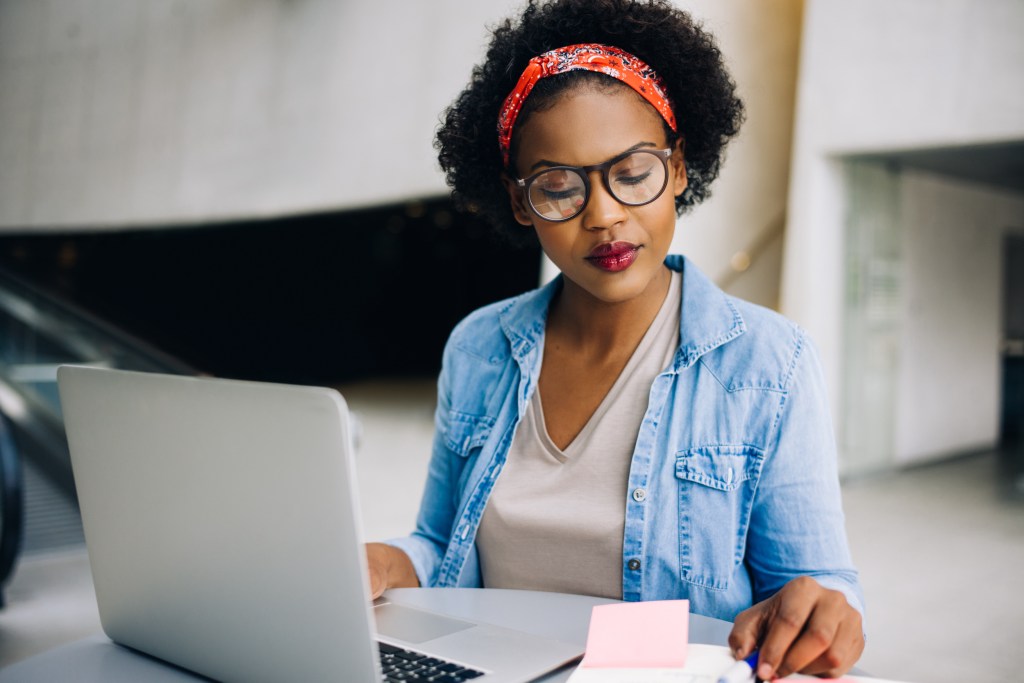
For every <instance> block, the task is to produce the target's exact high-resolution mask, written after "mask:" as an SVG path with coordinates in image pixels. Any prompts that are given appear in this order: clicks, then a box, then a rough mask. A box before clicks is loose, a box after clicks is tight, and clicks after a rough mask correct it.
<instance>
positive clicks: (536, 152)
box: [516, 86, 667, 173]
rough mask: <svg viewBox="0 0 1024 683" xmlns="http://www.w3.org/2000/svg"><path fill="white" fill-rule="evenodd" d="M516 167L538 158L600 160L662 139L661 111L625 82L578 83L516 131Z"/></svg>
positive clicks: (571, 162)
mask: <svg viewBox="0 0 1024 683" xmlns="http://www.w3.org/2000/svg"><path fill="white" fill-rule="evenodd" d="M518 141H519V144H518V154H517V158H516V165H517V170H518V171H519V172H520V173H526V172H527V171H528V170H529V169H530V168H531V167H532V166H533V165H534V164H535V163H537V162H538V161H541V160H544V161H548V162H555V163H559V164H569V165H572V166H586V165H589V164H596V163H599V162H602V161H606V160H607V159H610V158H611V157H613V156H615V155H617V154H621V153H622V152H623V151H625V150H627V149H629V148H630V147H633V146H634V145H636V144H638V143H641V142H649V143H653V144H655V145H656V146H658V147H664V146H665V145H666V144H667V140H666V139H665V129H664V126H663V124H662V119H661V116H660V115H659V114H658V112H657V111H655V109H654V107H652V106H651V105H650V104H648V103H647V102H646V101H645V100H644V99H643V98H642V97H641V96H640V95H639V94H637V93H635V92H633V91H632V90H631V89H629V88H626V87H621V88H603V87H602V88H595V87H592V86H590V87H582V88H578V89H574V90H571V91H569V92H566V93H565V94H563V95H561V96H560V97H559V98H558V99H557V100H556V101H555V102H554V104H552V105H551V106H550V107H546V108H544V109H542V110H539V111H535V112H533V113H532V114H530V117H529V118H528V119H527V120H526V121H525V122H523V124H522V126H521V127H520V129H519V131H518Z"/></svg>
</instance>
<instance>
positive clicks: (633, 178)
mask: <svg viewBox="0 0 1024 683" xmlns="http://www.w3.org/2000/svg"><path fill="white" fill-rule="evenodd" d="M650 177H651V170H650V169H648V170H646V171H644V172H641V173H622V174H619V175H616V176H615V182H616V183H619V184H621V185H642V184H643V183H644V182H646V181H647V179H648V178H650Z"/></svg>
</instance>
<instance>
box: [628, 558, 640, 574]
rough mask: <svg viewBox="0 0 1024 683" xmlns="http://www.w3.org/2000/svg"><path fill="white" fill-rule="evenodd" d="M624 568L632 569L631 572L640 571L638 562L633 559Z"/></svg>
mask: <svg viewBox="0 0 1024 683" xmlns="http://www.w3.org/2000/svg"><path fill="white" fill-rule="evenodd" d="M626 566H627V567H629V568H630V569H632V570H633V571H636V570H637V569H640V560H638V559H636V558H635V557H634V558H633V559H632V560H630V561H629V562H627V563H626Z"/></svg>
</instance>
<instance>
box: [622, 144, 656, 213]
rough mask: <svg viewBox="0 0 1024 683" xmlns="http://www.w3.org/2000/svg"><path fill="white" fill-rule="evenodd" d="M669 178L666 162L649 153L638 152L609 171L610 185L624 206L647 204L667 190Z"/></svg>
mask: <svg viewBox="0 0 1024 683" xmlns="http://www.w3.org/2000/svg"><path fill="white" fill-rule="evenodd" d="M667 179H668V176H667V174H666V172H665V162H664V160H663V159H662V158H661V157H659V156H658V155H656V154H652V153H651V152H647V151H643V150H640V151H636V152H633V153H632V154H630V155H629V156H627V157H625V158H624V159H622V160H621V161H619V162H618V163H616V164H615V165H614V166H612V167H611V168H610V169H608V185H609V186H610V188H611V191H612V194H614V195H615V198H616V199H618V200H619V201H620V202H622V203H623V204H632V205H634V206H636V205H639V204H646V203H648V202H652V201H654V200H655V199H656V198H657V197H658V196H659V195H660V194H661V193H662V191H663V190H664V189H665V181H666V180H667Z"/></svg>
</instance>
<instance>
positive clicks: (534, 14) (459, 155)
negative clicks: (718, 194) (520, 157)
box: [434, 0, 743, 240]
mask: <svg viewBox="0 0 1024 683" xmlns="http://www.w3.org/2000/svg"><path fill="white" fill-rule="evenodd" d="M492 34H493V38H492V40H491V44H490V46H489V47H488V49H487V56H486V59H485V60H484V62H483V64H480V65H478V66H476V67H475V68H474V69H473V73H472V77H471V79H470V82H469V85H468V86H467V88H466V89H465V90H464V91H463V92H462V93H461V94H460V95H459V96H458V98H456V100H455V102H453V103H452V105H451V106H450V107H449V108H448V109H447V110H446V111H445V112H444V116H443V121H442V124H441V127H440V128H439V129H438V132H437V138H436V139H435V141H434V147H435V148H436V149H437V151H438V160H439V162H440V164H441V169H442V170H443V171H444V173H445V178H446V180H447V181H448V185H449V186H451V188H452V196H453V198H454V199H455V202H456V204H457V206H459V207H460V208H462V209H465V210H469V211H471V212H474V213H479V214H481V215H482V216H484V217H485V218H487V219H488V220H489V221H490V222H491V223H493V224H494V225H495V226H496V227H498V228H499V229H500V230H501V231H502V232H504V233H505V234H506V236H507V237H510V238H512V239H513V240H515V239H516V238H517V237H520V238H521V237H522V236H523V235H524V233H526V234H531V233H530V231H526V230H523V229H522V226H520V225H519V224H518V223H516V222H515V218H514V217H513V214H512V209H511V206H510V203H509V199H508V194H507V192H506V191H505V189H504V187H503V186H502V184H501V180H500V176H501V173H502V171H503V170H504V167H503V164H502V158H501V153H500V151H499V149H498V135H497V129H496V127H497V121H498V112H499V109H500V107H501V105H502V103H503V102H504V100H505V98H506V97H507V96H508V94H509V92H510V91H511V90H512V88H513V87H514V86H515V84H516V82H517V81H518V80H519V76H520V74H522V72H523V70H524V69H525V68H526V65H527V62H529V60H530V59H531V58H533V57H535V56H537V55H539V54H542V53H544V52H547V51H549V50H553V49H555V48H558V47H562V46H565V45H573V44H577V43H604V44H607V45H614V46H615V47H618V48H621V49H623V50H625V51H627V52H630V53H632V54H634V55H636V56H637V57H639V58H640V59H642V60H643V61H645V62H647V63H648V64H649V65H650V66H651V67H653V68H654V70H655V71H656V72H657V73H658V75H659V76H660V77H661V79H662V80H663V81H664V82H665V85H666V88H667V90H668V96H669V100H670V102H671V103H672V107H673V110H674V112H675V115H676V120H677V121H678V127H679V131H678V133H679V134H678V136H676V135H674V134H672V131H671V130H669V129H668V128H667V126H666V132H667V133H669V142H670V143H671V142H674V140H675V139H676V138H677V137H681V138H682V139H683V142H684V158H685V160H686V171H687V176H688V181H689V186H688V188H687V190H686V192H684V193H683V194H682V195H681V196H680V197H677V198H676V212H677V213H679V214H682V213H683V211H685V210H686V209H687V208H688V207H690V206H692V205H694V204H697V203H699V202H701V201H703V200H704V199H705V198H706V197H708V196H709V194H710V189H709V185H710V184H711V181H712V180H714V179H715V178H716V177H717V176H718V171H719V167H720V165H721V161H722V153H723V150H724V148H725V145H726V143H727V142H728V141H729V139H730V138H731V137H732V136H734V135H735V134H736V133H737V132H738V131H739V127H740V124H741V123H742V121H743V103H742V102H741V101H740V99H739V98H738V97H737V96H736V92H735V91H736V84H735V83H734V82H733V80H732V77H731V76H730V75H729V73H728V71H726V68H725V65H724V64H723V61H722V54H721V52H720V51H719V49H718V46H717V45H716V44H715V40H714V38H713V37H712V36H711V35H710V34H709V33H707V32H705V31H704V30H703V29H702V27H701V26H700V24H698V23H697V22H695V21H694V19H693V18H692V17H690V15H689V14H687V13H686V12H683V11H682V10H680V9H678V8H676V7H673V6H672V5H671V4H670V3H669V2H666V1H665V0H646V1H642V0H554V1H553V2H541V1H539V0H529V3H528V4H527V5H526V7H525V9H524V10H523V12H522V15H521V16H520V17H519V19H518V22H515V21H513V20H512V19H506V20H504V21H503V22H501V23H500V24H498V25H497V26H496V27H494V28H493V29H492ZM594 77H597V78H598V79H600V80H604V81H607V82H608V83H609V84H612V83H614V84H616V85H618V81H614V80H612V79H611V78H610V77H608V76H604V75H602V74H595V73H592V72H586V71H582V72H581V71H574V72H569V73H567V74H562V75H560V76H555V77H551V78H547V79H544V80H542V81H539V82H538V85H537V87H535V88H534V90H533V92H531V93H530V96H529V97H528V98H527V100H526V103H525V104H524V107H523V110H522V112H521V113H520V116H519V119H518V122H517V124H521V123H522V122H524V121H525V120H526V118H527V117H528V116H529V114H530V112H531V111H536V110H538V109H541V108H544V107H545V106H550V105H551V104H552V103H553V101H554V98H556V97H558V95H559V94H561V93H564V92H565V90H566V89H568V88H571V87H573V86H574V85H576V84H578V83H580V81H582V80H589V81H593V79H594ZM519 127H520V125H517V129H518V128H519ZM515 149H516V138H515V135H514V134H513V141H512V150H511V151H512V155H513V159H514V155H515Z"/></svg>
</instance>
